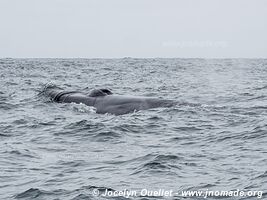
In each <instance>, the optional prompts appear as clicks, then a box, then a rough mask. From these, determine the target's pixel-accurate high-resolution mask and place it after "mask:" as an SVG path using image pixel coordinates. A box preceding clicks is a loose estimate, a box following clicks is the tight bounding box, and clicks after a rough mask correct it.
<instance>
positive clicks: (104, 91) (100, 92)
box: [89, 89, 112, 97]
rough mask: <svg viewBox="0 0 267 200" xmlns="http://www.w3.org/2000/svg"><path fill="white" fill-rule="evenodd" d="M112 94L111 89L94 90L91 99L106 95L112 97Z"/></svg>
mask: <svg viewBox="0 0 267 200" xmlns="http://www.w3.org/2000/svg"><path fill="white" fill-rule="evenodd" d="M111 94H112V92H111V91H110V90H109V89H94V90H92V91H91V92H90V94H89V96H90V97H101V96H106V95H111Z"/></svg>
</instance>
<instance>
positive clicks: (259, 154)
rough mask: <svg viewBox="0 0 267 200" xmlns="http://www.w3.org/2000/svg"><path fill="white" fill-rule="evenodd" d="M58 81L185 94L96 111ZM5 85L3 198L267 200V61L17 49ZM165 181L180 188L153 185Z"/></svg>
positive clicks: (0, 143)
mask: <svg viewBox="0 0 267 200" xmlns="http://www.w3.org/2000/svg"><path fill="white" fill-rule="evenodd" d="M49 84H53V85H56V86H59V87H62V88H64V89H66V90H82V91H90V90H92V89H95V88H109V89H111V90H112V92H113V93H114V94H121V95H123V94H126V95H134V96H135V95H136V96H153V97H159V98H165V99H171V100H176V101H177V102H178V104H177V106H174V107H171V108H156V109H150V110H145V111H138V112H134V113H130V114H126V115H121V116H115V115H111V114H96V113H95V110H94V109H93V108H92V107H88V106H85V105H83V104H74V103H71V104H64V103H54V102H51V101H50V100H49V99H48V98H47V97H45V96H43V95H42V91H43V89H44V88H45V87H46V86H47V85H49ZM0 86H1V89H0V199H3V200H5V199H19V200H24V199H42V200H52V199H53V200H56V199H64V200H65V199H67V200H79V199H92V200H96V199H120V200H126V199H134V200H135V199H138V200H141V199H142V200H150V199H177V200H179V199H190V200H191V199H259V197H261V199H267V59H178V58H177V59H160V58H157V59H135V58H122V59H11V58H5V59H0ZM160 189H161V191H162V190H165V191H171V190H172V191H173V193H175V194H173V195H172V196H171V197H166V196H160V195H159V196H157V195H156V194H154V193H153V195H142V194H141V191H143V190H144V191H145V190H149V191H159V190H160ZM106 190H107V191H109V192H110V193H112V192H115V191H117V192H118V191H125V190H127V191H132V192H133V191H137V195H132V196H130V197H129V198H126V197H125V196H122V197H108V196H104V193H105V191H106ZM194 190H199V191H223V190H227V191H228V190H229V191H238V190H240V191H244V192H248V191H256V192H257V191H261V192H262V193H261V195H260V193H259V192H258V193H255V195H254V196H248V195H247V196H232V197H224V198H222V197H221V198H219V197H216V196H209V197H207V198H205V197H204V196H202V197H191V198H190V197H186V198H185V197H183V195H182V194H181V192H182V191H194ZM143 194H144V193H143Z"/></svg>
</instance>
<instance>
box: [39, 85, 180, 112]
mask: <svg viewBox="0 0 267 200" xmlns="http://www.w3.org/2000/svg"><path fill="white" fill-rule="evenodd" d="M44 93H45V94H46V95H47V96H48V97H49V98H50V99H51V100H52V101H53V102H58V103H77V104H80V103H82V104H85V105H87V106H92V107H94V108H95V109H96V113H99V114H105V113H110V114H114V115H123V114H127V113H132V112H135V111H140V110H147V109H151V108H158V107H171V106H173V105H174V104H175V102H174V101H173V100H166V99H162V98H156V97H142V96H128V95H115V94H113V92H112V91H111V90H110V89H94V90H92V91H90V92H89V93H86V92H82V91H65V90H63V89H62V88H59V87H47V88H45V90H44Z"/></svg>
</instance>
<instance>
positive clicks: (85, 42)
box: [0, 0, 267, 58]
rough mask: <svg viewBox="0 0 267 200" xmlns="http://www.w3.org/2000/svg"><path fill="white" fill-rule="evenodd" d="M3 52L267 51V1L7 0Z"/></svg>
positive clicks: (1, 21)
mask: <svg viewBox="0 0 267 200" xmlns="http://www.w3.org/2000/svg"><path fill="white" fill-rule="evenodd" d="M0 57H31V58H32V57H66V58H69V57H83V58H96V57H98V58H99V57H100V58H114V57H119V58H120V57H190V58H191V57H205V58H225V57H249V58H255V57H256V58H257V57H264V58H267V0H0Z"/></svg>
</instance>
